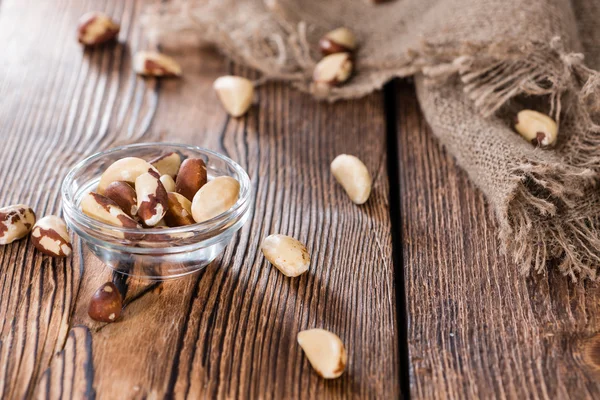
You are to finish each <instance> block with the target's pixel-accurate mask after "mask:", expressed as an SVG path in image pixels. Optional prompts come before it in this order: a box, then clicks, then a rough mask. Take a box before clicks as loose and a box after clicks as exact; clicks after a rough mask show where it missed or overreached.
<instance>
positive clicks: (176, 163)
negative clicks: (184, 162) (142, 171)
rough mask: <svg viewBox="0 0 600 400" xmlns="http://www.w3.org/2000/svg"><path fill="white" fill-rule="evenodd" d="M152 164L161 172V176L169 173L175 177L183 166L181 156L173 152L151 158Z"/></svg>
mask: <svg viewBox="0 0 600 400" xmlns="http://www.w3.org/2000/svg"><path fill="white" fill-rule="evenodd" d="M150 164H152V166H154V168H156V169H157V170H158V173H159V174H161V176H162V175H169V176H170V177H171V178H173V179H174V178H175V177H176V176H177V172H178V171H179V167H180V166H181V156H180V155H179V154H177V153H175V152H172V153H169V154H165V155H163V156H160V157H157V158H155V159H153V160H150Z"/></svg>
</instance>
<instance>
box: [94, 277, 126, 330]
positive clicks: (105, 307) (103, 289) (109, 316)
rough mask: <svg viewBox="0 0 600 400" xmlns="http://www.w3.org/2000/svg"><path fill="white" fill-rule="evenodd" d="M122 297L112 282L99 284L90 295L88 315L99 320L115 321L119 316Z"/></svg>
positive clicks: (121, 307)
mask: <svg viewBox="0 0 600 400" xmlns="http://www.w3.org/2000/svg"><path fill="white" fill-rule="evenodd" d="M122 309H123V298H122V297H121V293H119V289H117V287H116V286H115V284H114V283H112V282H107V283H105V284H104V285H102V286H100V288H98V290H96V293H94V295H93V296H92V300H91V301H90V306H89V308H88V315H89V316H90V318H91V319H93V320H95V321H100V322H115V321H116V320H117V319H118V318H119V317H120V316H121V310H122Z"/></svg>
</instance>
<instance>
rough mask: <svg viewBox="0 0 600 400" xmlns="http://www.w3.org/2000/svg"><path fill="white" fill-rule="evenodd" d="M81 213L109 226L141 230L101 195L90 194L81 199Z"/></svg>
mask: <svg viewBox="0 0 600 400" xmlns="http://www.w3.org/2000/svg"><path fill="white" fill-rule="evenodd" d="M80 206H81V211H83V213H84V214H85V215H87V216H89V217H92V218H94V219H96V220H98V221H102V222H104V223H107V224H109V225H114V226H120V227H123V228H141V226H140V225H139V224H138V223H137V222H136V221H134V220H133V219H132V218H131V217H130V216H129V215H127V214H126V213H125V212H124V211H123V210H121V208H120V207H119V206H118V205H117V203H115V202H114V201H112V200H111V199H109V198H108V197H105V196H102V195H101V194H98V193H94V192H90V193H88V194H86V195H85V196H83V198H82V199H81V204H80Z"/></svg>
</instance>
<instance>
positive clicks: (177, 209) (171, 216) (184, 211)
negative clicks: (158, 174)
mask: <svg viewBox="0 0 600 400" xmlns="http://www.w3.org/2000/svg"><path fill="white" fill-rule="evenodd" d="M167 196H168V206H167V213H166V214H165V217H164V220H165V222H166V223H167V225H168V226H184V225H190V224H193V223H194V218H193V217H192V202H191V201H189V200H188V199H186V198H185V197H184V196H183V195H180V194H179V193H174V192H170V193H168V194H167Z"/></svg>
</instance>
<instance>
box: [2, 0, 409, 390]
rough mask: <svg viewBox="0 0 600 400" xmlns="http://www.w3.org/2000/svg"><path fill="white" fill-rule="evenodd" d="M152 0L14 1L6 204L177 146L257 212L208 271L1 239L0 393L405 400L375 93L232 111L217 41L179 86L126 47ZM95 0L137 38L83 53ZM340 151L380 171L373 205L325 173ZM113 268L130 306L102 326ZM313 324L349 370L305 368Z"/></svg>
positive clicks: (278, 91)
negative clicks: (238, 185)
mask: <svg viewBox="0 0 600 400" xmlns="http://www.w3.org/2000/svg"><path fill="white" fill-rule="evenodd" d="M144 4H145V2H143V1H127V2H120V1H117V0H106V1H75V0H72V1H67V0H62V1H57V2H53V3H52V4H46V3H43V4H37V2H31V3H29V2H25V1H24V2H21V1H17V0H3V2H2V8H0V40H3V42H5V43H6V42H7V43H9V47H10V49H9V50H10V52H9V53H8V54H11V56H10V57H9V58H8V59H7V60H6V61H4V60H3V63H4V64H3V65H2V68H3V69H4V70H3V73H2V74H0V102H1V104H0V105H1V107H0V132H1V133H0V139H1V141H2V146H0V147H1V148H0V155H1V157H0V179H2V182H3V183H4V185H2V186H0V204H10V203H12V202H17V201H19V202H25V203H28V204H30V205H32V206H33V207H34V208H35V210H36V212H37V214H38V216H42V215H46V214H50V213H59V212H60V201H59V196H58V192H59V184H60V181H61V179H62V177H63V176H64V174H65V172H66V171H67V170H68V168H70V167H71V166H72V165H73V164H74V163H75V162H76V161H78V160H79V159H81V158H83V157H85V156H86V155H89V154H92V153H94V152H96V151H99V150H102V149H106V148H110V147H113V146H115V145H118V144H123V143H131V142H143V141H159V140H168V141H174V142H181V143H190V144H195V145H200V146H204V147H208V148H211V149H213V150H217V151H220V152H223V153H225V154H228V155H229V156H230V157H232V158H234V159H235V160H237V161H238V162H240V163H241V164H242V166H244V167H245V168H246V169H247V170H248V172H249V174H250V176H251V178H252V180H253V183H254V185H255V200H256V209H255V211H254V215H253V218H252V219H251V221H250V222H249V223H248V224H247V225H246V226H245V227H244V228H243V230H242V231H241V232H240V233H239V234H238V235H237V236H236V237H235V239H234V242H233V243H232V245H231V246H229V247H228V248H227V250H226V251H225V253H224V254H223V255H222V256H221V257H219V258H218V259H217V260H216V261H215V262H214V263H212V264H211V265H210V266H209V267H208V268H207V269H206V270H205V271H204V273H201V274H196V275H194V276H190V277H187V278H184V279H181V280H178V281H172V282H164V283H148V282H141V281H137V280H132V279H123V278H121V277H118V276H116V275H114V274H113V273H112V272H111V271H110V270H108V269H107V268H106V267H104V266H103V265H102V264H101V263H100V262H99V261H98V260H97V259H96V258H95V257H94V256H93V255H92V254H91V253H89V252H88V251H87V250H86V249H85V248H83V247H82V246H81V243H79V241H78V240H75V241H74V245H75V251H74V253H75V254H74V256H72V257H71V258H69V259H67V260H53V259H50V258H48V257H43V256H41V255H40V254H39V253H37V252H35V251H34V250H33V248H32V246H31V245H30V244H29V241H28V240H27V239H25V240H21V241H19V242H17V243H15V244H12V245H9V246H3V247H1V248H0V276H1V279H2V282H1V283H0V318H1V320H2V325H1V328H0V335H1V336H0V397H1V398H22V397H24V396H28V395H36V396H40V397H49V398H57V397H61V396H62V397H67V398H68V397H76V398H79V397H83V396H89V397H93V396H94V395H98V396H99V397H105V398H147V397H156V398H162V397H177V398H182V397H191V398H194V397H221V398H224V397H240V398H246V397H259V398H272V397H277V398H279V397H304V398H314V397H331V398H338V397H359V396H370V397H398V396H399V385H398V382H397V376H398V375H399V373H398V352H397V343H396V315H395V309H394V305H395V298H394V287H393V280H392V276H393V265H392V262H391V236H390V224H389V218H388V202H387V194H388V188H389V186H388V176H387V171H386V157H385V153H386V151H385V149H386V141H385V134H384V132H385V128H384V115H383V106H382V97H381V95H380V94H374V95H372V96H370V97H368V98H366V99H363V100H360V101H353V102H349V103H340V104H336V105H327V104H318V103H316V102H314V101H313V100H312V99H310V98H309V97H308V96H306V95H302V94H299V93H297V92H295V91H293V90H291V89H288V88H285V87H284V86H283V85H279V84H270V85H267V86H265V87H264V88H261V89H260V90H259V93H258V101H257V105H256V106H255V107H254V109H253V110H252V111H251V112H250V114H249V116H248V117H247V118H244V119H239V120H238V119H231V118H229V117H227V115H226V114H225V113H224V112H223V110H222V109H221V107H220V105H219V104H218V102H217V101H216V98H215V96H214V93H213V91H212V87H211V86H212V81H213V80H214V79H215V78H216V77H217V76H219V75H222V74H224V73H226V72H227V71H228V70H229V67H228V64H227V63H226V62H225V61H224V60H223V59H222V58H221V57H220V56H218V55H217V54H215V53H211V52H206V51H202V52H200V51H189V50H186V51H182V52H180V53H172V54H173V55H174V56H175V57H176V58H177V59H178V60H179V61H180V62H181V63H182V66H183V69H184V73H185V75H184V78H183V79H182V80H168V81H161V82H157V81H155V80H152V79H146V80H144V79H141V78H138V77H136V76H135V75H134V74H133V73H132V71H131V63H130V58H131V54H132V53H133V52H134V51H135V50H136V49H140V48H145V47H146V46H147V45H148V44H147V43H146V42H145V40H144V38H143V35H142V33H141V29H140V26H139V21H138V16H139V14H140V12H141V9H142V7H143V5H144ZM91 9H98V10H104V11H106V12H108V13H109V14H111V15H113V16H115V17H116V18H117V19H118V20H120V21H121V23H122V32H121V34H120V37H119V38H120V42H121V43H126V45H125V44H116V45H110V46H107V47H104V48H99V49H94V50H87V51H85V52H83V51H82V49H81V48H80V46H79V45H78V44H77V43H76V41H75V40H74V38H73V27H74V26H75V23H76V20H77V18H78V17H79V16H80V15H81V14H82V13H83V12H85V11H88V10H91ZM41 31H43V32H41ZM24 32H25V33H27V35H24ZM30 32H40V34H39V35H35V38H34V37H33V35H31V34H30ZM38 36H39V37H38ZM9 37H10V38H12V40H10V41H8V40H6V38H9ZM15 38H16V39H15ZM4 72H6V73H4ZM240 72H241V73H244V74H247V73H248V72H247V71H240ZM7 93H8V94H10V95H6V94H7ZM342 152H348V153H353V154H356V155H358V156H359V157H361V158H362V159H363V160H364V161H365V163H366V164H367V166H368V167H369V169H370V170H371V171H373V174H374V177H375V186H374V192H373V195H372V198H371V200H370V201H369V202H368V203H367V204H366V205H365V206H363V207H356V206H354V205H353V204H351V203H350V202H349V201H348V199H347V198H346V196H345V194H344V193H343V191H342V190H341V188H340V187H338V186H337V185H336V184H335V182H334V180H333V178H332V176H331V174H330V173H329V163H330V161H331V160H332V159H333V158H334V157H335V155H337V154H338V153H342ZM272 232H281V233H287V234H293V235H295V236H296V237H298V238H299V239H301V240H303V241H304V242H305V243H306V244H307V245H308V247H309V249H311V250H312V253H313V260H314V261H313V267H312V268H311V271H310V273H309V274H306V275H304V276H302V277H301V278H298V279H289V278H285V277H283V276H282V275H281V274H280V273H279V272H278V271H277V270H276V269H275V268H273V267H271V266H270V265H269V264H268V263H267V262H266V261H265V260H264V259H263V257H262V255H261V254H260V252H259V251H258V245H259V243H260V241H261V240H262V239H263V238H264V237H265V236H266V235H267V234H269V233H272ZM111 279H113V280H115V281H116V283H117V284H118V286H119V287H120V289H122V290H123V292H124V293H125V294H126V304H127V306H126V308H125V310H124V313H123V318H122V320H121V321H119V322H117V323H115V324H110V325H104V324H98V323H95V322H93V321H91V320H90V319H89V317H88V316H87V306H88V301H89V298H90V297H91V295H92V293H93V292H94V291H95V290H96V288H97V287H99V286H100V285H101V284H102V283H104V282H105V281H107V280H111ZM73 327H75V328H73ZM309 327H325V328H328V329H331V330H333V331H335V332H336V333H338V334H339V335H340V337H342V339H343V340H344V341H345V343H346V345H347V347H348V350H349V353H350V359H349V365H348V370H347V373H346V374H345V375H344V376H343V377H342V378H341V379H338V380H335V381H324V380H322V379H320V378H318V377H317V375H316V374H315V373H314V372H313V371H312V369H311V368H310V366H309V364H308V362H307V360H306V359H305V357H304V356H303V355H302V353H301V351H300V349H299V347H298V345H297V344H296V340H295V338H296V332H297V331H298V330H300V329H305V328H309ZM90 360H91V365H90V364H89V363H90Z"/></svg>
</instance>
